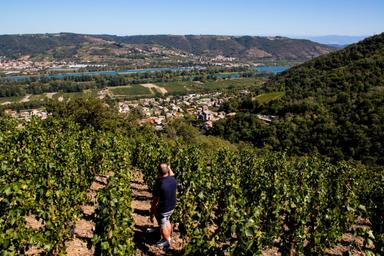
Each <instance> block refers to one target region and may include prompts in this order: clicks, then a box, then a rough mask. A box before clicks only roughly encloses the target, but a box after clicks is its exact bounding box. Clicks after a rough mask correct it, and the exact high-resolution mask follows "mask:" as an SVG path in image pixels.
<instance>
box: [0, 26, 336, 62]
mask: <svg viewBox="0 0 384 256" xmlns="http://www.w3.org/2000/svg"><path fill="white" fill-rule="evenodd" d="M92 45H97V49H98V51H99V52H100V51H102V49H107V50H110V51H111V52H113V50H114V51H117V50H116V49H120V51H121V49H122V48H129V47H130V46H137V47H140V46H142V47H147V46H160V47H164V48H166V49H172V50H177V51H182V52H184V53H192V54H194V55H197V56H217V55H223V56H226V57H235V58H239V59H242V60H252V61H257V60H264V59H267V60H287V61H305V60H309V59H311V58H313V57H316V56H319V55H321V54H325V53H329V52H331V51H333V50H334V49H335V48H332V47H330V46H326V45H322V44H318V43H315V42H312V41H309V40H301V39H290V38H285V37H251V36H242V37H235V36H195V35H188V36H183V35H180V36H175V35H152V36H113V35H83V34H71V33H60V34H31V35H0V56H11V57H20V56H23V55H32V56H33V55H38V54H45V55H44V56H47V54H48V56H49V54H50V55H52V56H55V57H61V58H64V57H71V56H74V55H76V54H79V53H82V54H85V53H87V52H88V54H90V55H92V54H93V52H92V51H94V50H95V49H93V50H92V48H90V46H92ZM111 49H112V50H111ZM58 52H59V53H60V54H57V53H58Z"/></svg>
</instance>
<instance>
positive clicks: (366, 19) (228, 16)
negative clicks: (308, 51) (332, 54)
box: [0, 0, 384, 37]
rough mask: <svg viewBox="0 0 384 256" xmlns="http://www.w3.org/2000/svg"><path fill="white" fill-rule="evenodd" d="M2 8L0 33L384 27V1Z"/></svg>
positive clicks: (280, 32) (318, 32)
mask: <svg viewBox="0 0 384 256" xmlns="http://www.w3.org/2000/svg"><path fill="white" fill-rule="evenodd" d="M0 7H1V9H2V15H1V16H0V23H1V24H2V26H1V27H0V34H45V33H60V32H70V33H81V34H114V35H120V36H124V35H126V36H128V35H154V34H173V35H187V34H197V35H199V34H202V35H207V34H209V35H235V36H240V35H251V36H286V37H314V36H330V35H342V36H369V35H373V34H378V33H381V32H383V28H384V15H382V13H384V2H383V1H379V0H371V1H369V2H366V3H362V2H361V1H358V0H351V1H347V0H338V1H331V0H324V1H321V2H309V1H305V0H293V1H283V0H272V1H268V2H265V1H263V2H261V1H251V0H239V1H237V2H236V3H233V1H229V0H223V1H218V0H211V1H203V0H196V1H193V2H180V1H176V0H163V1H155V0H147V1H145V2H144V3H143V2H127V1H122V0H110V1H108V2H107V1H101V0H94V1H90V0H83V1H75V0H68V1H65V2H61V1H60V2H56V1H55V2H53V1H49V0H35V1H27V0H15V1H7V2H5V3H4V2H3V3H0Z"/></svg>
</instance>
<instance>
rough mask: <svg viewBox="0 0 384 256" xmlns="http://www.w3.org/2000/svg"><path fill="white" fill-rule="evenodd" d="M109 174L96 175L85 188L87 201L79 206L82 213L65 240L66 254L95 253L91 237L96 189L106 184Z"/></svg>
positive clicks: (95, 204) (75, 255)
mask: <svg viewBox="0 0 384 256" xmlns="http://www.w3.org/2000/svg"><path fill="white" fill-rule="evenodd" d="M111 176H112V173H107V174H105V175H96V177H95V180H94V181H93V182H92V184H91V186H90V188H89V189H88V190H87V202H86V203H85V204H83V205H82V206H81V210H82V213H83V214H82V216H81V217H80V218H78V219H77V220H76V223H75V224H74V227H72V231H71V233H73V236H72V238H71V239H70V240H68V241H66V242H65V252H66V255H68V256H92V255H94V254H95V249H94V247H93V244H92V238H93V234H94V231H95V223H94V221H93V219H94V217H95V211H96V208H97V191H99V190H100V189H103V188H105V187H106V186H107V184H108V179H109V177H111Z"/></svg>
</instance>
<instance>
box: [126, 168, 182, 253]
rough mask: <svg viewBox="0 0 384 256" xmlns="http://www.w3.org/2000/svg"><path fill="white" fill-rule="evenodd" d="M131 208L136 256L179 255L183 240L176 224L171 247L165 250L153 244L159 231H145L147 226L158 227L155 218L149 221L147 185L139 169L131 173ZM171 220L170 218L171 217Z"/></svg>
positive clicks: (149, 202)
mask: <svg viewBox="0 0 384 256" xmlns="http://www.w3.org/2000/svg"><path fill="white" fill-rule="evenodd" d="M131 189H132V208H133V211H134V213H133V218H134V220H135V238H134V241H135V244H136V248H137V253H136V256H147V255H180V254H181V252H182V250H183V245H184V243H183V240H182V239H181V238H180V233H179V232H178V229H177V226H176V225H175V227H174V232H173V235H172V241H173V242H172V248H171V249H167V250H162V249H159V248H157V247H156V246H155V244H156V242H157V241H159V239H160V233H159V232H153V233H147V232H146V229H147V228H149V227H151V228H152V227H158V225H157V222H156V220H155V221H154V223H151V221H150V208H151V198H152V194H151V193H150V191H149V189H148V186H147V185H146V184H145V183H144V180H143V174H142V173H141V172H139V171H135V172H134V173H133V177H132V182H131ZM171 220H172V218H171Z"/></svg>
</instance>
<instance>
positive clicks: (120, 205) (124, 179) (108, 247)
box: [94, 134, 134, 255]
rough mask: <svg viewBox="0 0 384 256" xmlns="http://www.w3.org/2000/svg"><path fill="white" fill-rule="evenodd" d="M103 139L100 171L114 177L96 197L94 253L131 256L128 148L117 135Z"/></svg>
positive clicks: (131, 219) (132, 245)
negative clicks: (97, 207) (97, 206)
mask: <svg viewBox="0 0 384 256" xmlns="http://www.w3.org/2000/svg"><path fill="white" fill-rule="evenodd" d="M105 139H106V140H104V141H103V142H102V147H103V150H102V151H101V152H102V156H103V157H102V159H103V165H102V166H101V168H102V170H104V171H113V172H114V175H113V176H112V177H111V178H110V181H109V184H108V186H107V187H106V188H105V189H103V190H102V191H101V192H100V193H99V195H98V203H99V209H98V212H97V213H96V232H97V236H96V237H95V238H94V244H95V248H96V250H97V254H101V255H133V254H134V243H133V225H134V221H133V217H132V214H133V212H132V208H131V200H132V198H131V188H130V186H129V185H130V182H131V168H130V146H129V144H128V143H127V141H125V139H124V137H122V136H119V135H116V134H109V135H108V136H107V137H105Z"/></svg>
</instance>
